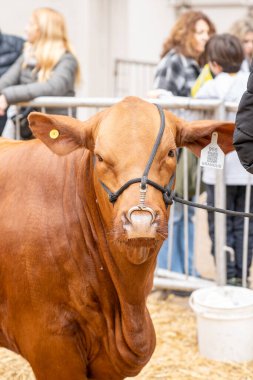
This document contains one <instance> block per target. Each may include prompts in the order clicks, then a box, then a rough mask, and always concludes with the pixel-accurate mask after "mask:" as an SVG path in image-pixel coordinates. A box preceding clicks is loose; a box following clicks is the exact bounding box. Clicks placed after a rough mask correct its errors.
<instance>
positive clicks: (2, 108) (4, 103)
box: [0, 94, 8, 116]
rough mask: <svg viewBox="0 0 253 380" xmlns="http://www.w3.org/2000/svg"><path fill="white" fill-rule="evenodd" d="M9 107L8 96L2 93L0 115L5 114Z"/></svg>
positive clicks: (0, 96)
mask: <svg viewBox="0 0 253 380" xmlns="http://www.w3.org/2000/svg"><path fill="white" fill-rule="evenodd" d="M7 107H8V103H7V100H6V97H5V96H4V95H3V94H2V95H0V116H3V115H4V114H5V110H6V108H7Z"/></svg>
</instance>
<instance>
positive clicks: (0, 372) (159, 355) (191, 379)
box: [0, 292, 253, 380]
mask: <svg viewBox="0 0 253 380" xmlns="http://www.w3.org/2000/svg"><path fill="white" fill-rule="evenodd" d="M159 296H160V292H154V293H152V294H151V296H150V297H149V302H148V303H149V310H150V312H151V315H152V319H153V322H154V325H155V329H156V335H157V346H156V350H155V352H154V354H153V357H152V359H151V360H150V362H149V363H148V365H147V366H146V367H145V368H144V369H143V370H142V372H141V373H140V374H139V376H137V377H135V379H136V380H253V362H250V363H245V364H232V363H231V364H224V363H219V362H215V361H211V360H207V359H205V358H203V357H201V356H200V355H199V353H198V347H197V337H196V323H195V317H194V314H193V313H192V311H191V310H190V308H189V306H188V298H179V297H175V296H174V295H169V297H168V298H167V299H166V300H160V299H159ZM131 379H133V378H131ZM0 380H34V376H33V374H32V371H31V369H30V367H29V365H28V364H27V363H26V362H25V361H24V360H23V359H22V358H21V357H19V356H18V355H15V354H13V353H11V352H10V351H7V350H5V349H0ZM70 380H72V379H70ZM73 380H74V378H73ZM101 380H109V379H101ZM129 380H130V378H129Z"/></svg>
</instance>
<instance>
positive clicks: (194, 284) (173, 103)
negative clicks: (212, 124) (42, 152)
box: [16, 97, 251, 290]
mask: <svg viewBox="0 0 253 380" xmlns="http://www.w3.org/2000/svg"><path fill="white" fill-rule="evenodd" d="M120 100H121V98H67V97H40V98H36V99H34V100H33V101H31V102H29V103H22V104H20V105H19V106H32V107H36V108H37V109H38V108H40V109H41V111H42V112H45V111H46V110H47V109H49V108H55V107H57V108H60V107H62V108H66V109H67V110H68V114H69V115H70V116H71V115H72V114H73V109H76V110H77V111H78V110H80V109H86V110H89V116H90V115H91V114H93V113H96V112H97V111H99V110H101V109H103V108H106V107H110V106H111V105H113V104H115V103H117V102H118V101H120ZM146 100H147V101H149V102H152V103H157V104H160V105H161V106H162V107H163V108H164V109H169V110H170V111H172V112H173V113H175V114H177V115H178V116H181V117H183V118H184V119H186V120H188V121H191V120H199V119H223V120H226V118H227V115H228V114H229V113H231V112H233V113H234V112H236V110H237V104H234V103H226V104H223V103H222V102H221V101H219V100H214V99H213V100H199V99H191V98H184V97H170V98H167V99H146ZM77 117H78V112H77ZM230 118H231V117H230ZM16 136H17V137H18V136H19V133H18V131H17V133H16ZM184 170H185V173H186V172H187V159H186V158H185V168H184ZM217 173H218V174H217V182H216V186H215V187H216V193H218V194H219V196H216V198H215V199H216V201H215V206H216V207H221V208H225V197H221V194H225V192H224V191H225V186H224V177H223V173H222V171H217ZM200 177H201V170H200V167H199V169H198V174H197V183H196V194H195V196H196V201H198V200H199V194H200ZM184 178H187V175H185V176H184ZM250 189H251V186H250V184H248V185H247V195H246V205H245V207H246V208H245V211H247V210H249V194H250ZM187 197H188V189H187V182H186V181H185V183H184V198H185V199H187ZM187 212H188V208H187V206H184V214H185V216H184V219H185V228H184V231H185V232H184V233H185V236H184V238H185V242H186V243H185V263H187V261H188V248H187V241H188V236H187V231H188V225H187ZM225 218H226V217H225V215H223V214H218V213H215V225H216V229H217V231H218V233H216V240H215V250H216V263H215V264H216V278H215V281H216V282H217V283H218V284H219V285H223V284H225V282H226V254H227V253H226V249H227V248H226V228H225V220H226V219H225ZM195 223H196V221H195ZM247 223H248V222H247V220H246V219H245V230H244V238H243V239H244V254H243V268H244V269H243V284H244V286H245V284H246V280H247V278H246V273H247V244H248V242H247V236H248V224H247ZM172 239H173V206H172V210H171V217H170V221H169V241H170V244H169V252H168V256H169V257H170V258H171V256H172V254H173V252H171V249H172V244H171V242H172ZM195 250H196V247H195ZM169 261H170V260H169ZM212 283H213V282H212V281H207V280H203V279H201V278H197V277H194V276H190V275H189V273H188V269H187V265H186V271H185V273H184V274H179V273H175V272H172V271H171V270H170V268H169V267H168V269H167V270H165V269H160V268H157V270H156V273H155V278H154V286H155V287H157V288H169V289H171V288H174V289H185V290H193V289H197V288H199V287H202V286H208V285H210V284H212Z"/></svg>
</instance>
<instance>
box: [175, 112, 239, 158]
mask: <svg viewBox="0 0 253 380" xmlns="http://www.w3.org/2000/svg"><path fill="white" fill-rule="evenodd" d="M234 128H235V123H232V122H228V121H218V120H198V121H192V122H186V121H185V120H182V119H177V123H176V145H177V146H178V147H182V146H185V147H187V148H188V149H190V150H191V151H192V152H193V153H194V154H195V155H196V156H198V157H199V156H200V152H201V150H202V149H203V148H204V147H205V146H206V145H208V144H210V142H211V137H212V133H213V132H218V145H219V147H220V148H221V149H222V150H223V152H224V153H225V154H226V153H229V152H231V151H232V150H233V149H234V147H233V132H234Z"/></svg>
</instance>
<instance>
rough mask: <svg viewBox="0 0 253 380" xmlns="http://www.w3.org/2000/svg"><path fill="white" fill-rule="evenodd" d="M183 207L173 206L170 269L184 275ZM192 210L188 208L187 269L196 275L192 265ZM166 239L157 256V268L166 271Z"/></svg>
mask: <svg viewBox="0 0 253 380" xmlns="http://www.w3.org/2000/svg"><path fill="white" fill-rule="evenodd" d="M183 210H184V206H183V205H182V204H181V203H175V204H174V219H173V244H172V259H171V268H169V269H171V270H172V271H173V272H178V273H185V265H184V257H185V250H184V212H183ZM193 215H194V208H193V207H191V206H188V247H189V255H188V268H189V274H190V275H193V274H195V275H196V272H195V271H194V265H193V255H194V224H193ZM168 245H169V242H168V239H167V240H165V241H164V243H163V245H162V247H161V249H160V251H159V254H158V267H159V268H165V269H168Z"/></svg>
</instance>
